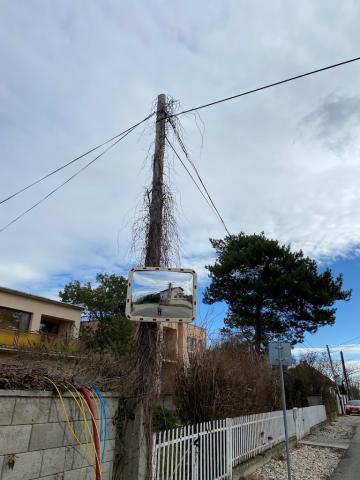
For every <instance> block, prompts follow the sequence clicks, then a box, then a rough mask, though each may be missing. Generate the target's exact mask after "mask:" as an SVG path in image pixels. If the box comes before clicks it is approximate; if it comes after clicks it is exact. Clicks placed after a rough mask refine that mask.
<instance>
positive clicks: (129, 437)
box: [122, 94, 166, 480]
mask: <svg viewBox="0 0 360 480" xmlns="http://www.w3.org/2000/svg"><path fill="white" fill-rule="evenodd" d="M165 131H166V96H165V95H164V94H161V95H159V96H158V102H157V115H156V137H155V151H154V157H153V179H152V188H151V192H150V205H149V226H148V231H147V237H146V239H145V242H146V254H145V267H159V266H161V260H162V240H163V228H164V226H163V224H162V219H163V206H164V181H163V174H164V153H165ZM136 363H137V365H136V367H137V377H136V382H137V388H136V395H135V398H134V400H133V401H131V402H128V405H127V409H126V410H127V426H126V429H125V438H124V442H125V450H126V451H125V458H124V470H123V477H122V478H123V479H124V480H125V479H126V480H150V479H151V470H152V468H151V467H152V440H153V432H152V412H153V404H154V401H155V400H156V398H157V396H158V391H159V378H160V368H161V354H160V325H159V324H158V323H156V322H154V323H151V322H145V323H139V325H138V329H137V333H136Z"/></svg>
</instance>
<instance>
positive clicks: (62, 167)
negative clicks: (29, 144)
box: [0, 112, 155, 205]
mask: <svg viewBox="0 0 360 480" xmlns="http://www.w3.org/2000/svg"><path fill="white" fill-rule="evenodd" d="M153 115H155V112H153V113H151V114H150V115H148V116H147V117H145V118H144V119H143V120H141V121H140V122H137V123H135V124H134V125H132V126H131V127H129V128H127V129H126V130H124V131H122V132H120V133H118V134H117V135H115V136H114V137H112V138H109V139H108V140H106V141H105V142H103V143H101V144H99V145H97V146H96V147H93V148H91V149H90V150H88V151H87V152H85V153H82V154H81V155H79V156H78V157H76V158H74V159H73V160H70V161H69V162H67V163H65V164H64V165H61V166H60V167H58V168H56V169H55V170H52V171H51V172H49V173H47V174H46V175H44V176H43V177H41V178H39V179H38V180H35V181H34V182H32V183H30V184H29V185H26V186H25V187H22V188H21V189H20V190H18V191H16V192H14V193H12V194H11V195H9V196H8V197H5V198H3V199H2V200H0V205H2V204H3V203H6V202H8V201H9V200H11V199H12V198H14V197H16V196H17V195H20V193H23V192H25V191H26V190H28V189H29V188H31V187H34V186H35V185H37V184H38V183H40V182H42V181H43V180H46V179H47V178H49V177H51V176H52V175H54V174H55V173H58V172H60V171H61V170H63V169H64V168H66V167H68V166H70V165H72V164H73V163H76V162H78V161H79V160H81V159H82V158H84V157H86V156H87V155H89V154H90V153H92V152H95V151H96V150H98V149H99V148H101V147H104V146H105V145H107V144H108V143H110V142H112V141H113V140H116V139H117V138H119V137H122V136H123V135H124V134H127V133H129V132H130V131H133V130H134V128H136V127H138V126H139V125H141V124H142V123H144V122H146V121H147V120H149V118H151V117H152V116H153Z"/></svg>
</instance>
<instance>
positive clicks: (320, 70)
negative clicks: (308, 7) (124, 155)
mask: <svg viewBox="0 0 360 480" xmlns="http://www.w3.org/2000/svg"><path fill="white" fill-rule="evenodd" d="M359 60H360V57H355V58H351V59H349V60H344V61H342V62H338V63H334V64H331V65H328V66H325V67H321V68H318V69H316V70H311V71H309V72H305V73H302V74H299V75H295V76H292V77H289V78H286V79H284V80H279V81H277V82H273V83H270V84H267V85H263V86H261V87H257V88H253V89H251V90H247V91H245V92H241V93H238V94H236V95H232V96H229V97H225V98H222V99H219V100H215V101H213V102H208V103H205V104H202V105H198V106H196V107H193V108H189V109H186V110H182V111H180V112H177V113H172V114H170V115H167V116H166V117H165V119H168V120H170V119H171V118H173V117H179V116H180V115H184V114H187V113H191V112H195V111H197V110H201V109H204V108H208V107H212V106H214V105H218V104H220V103H224V102H228V101H231V100H235V99H237V98H240V97H243V96H245V95H250V94H252V93H256V92H260V91H262V90H266V89H269V88H272V87H275V86H278V85H282V84H285V83H288V82H292V81H295V80H298V79H301V78H304V77H308V76H310V75H314V74H317V73H320V72H324V71H326V70H330V69H333V68H338V67H340V66H343V65H347V64H350V63H353V62H357V61H359ZM155 113H156V112H152V113H151V114H150V115H148V116H147V117H146V118H144V119H143V120H141V121H140V122H138V123H136V124H134V125H133V126H131V127H129V128H127V129H126V130H124V131H123V132H120V133H118V134H117V135H115V136H113V137H112V138H110V139H108V140H106V141H105V142H103V143H101V144H99V145H97V146H95V147H93V148H92V149H90V150H88V151H87V152H85V153H83V154H81V155H79V156H78V157H76V158H74V159H73V160H70V161H69V162H67V163H66V164H64V165H62V166H60V167H58V168H56V169H55V170H53V171H51V172H49V173H48V174H46V175H44V176H43V177H41V178H39V179H38V180H36V181H34V182H32V183H30V184H29V185H26V186H25V187H22V188H21V189H20V190H18V191H16V192H14V193H13V194H11V195H9V196H7V197H6V198H4V199H2V200H0V205H1V204H3V203H5V202H7V201H9V200H11V199H12V198H14V197H16V196H17V195H19V194H20V193H22V192H24V191H26V190H28V189H29V188H31V187H33V186H35V185H37V184H38V183H40V182H42V181H44V180H45V179H47V178H49V177H50V176H52V175H54V174H55V173H58V172H59V171H61V170H63V169H64V168H66V167H68V166H69V165H72V164H73V163H75V162H77V161H79V160H80V159H81V158H84V157H85V156H86V155H89V154H90V153H92V152H94V151H95V150H97V149H99V148H101V147H103V146H105V145H107V144H108V143H110V142H111V141H113V140H115V139H117V140H116V142H114V143H113V144H111V145H110V147H108V148H107V149H105V150H104V151H103V152H102V153H101V154H100V155H98V156H97V157H96V158H95V159H93V160H92V161H91V162H89V163H88V164H87V165H85V166H84V167H83V168H81V169H80V170H79V171H78V172H76V173H75V174H74V175H72V176H71V177H70V178H68V179H67V180H66V181H65V182H63V183H62V184H60V185H59V186H58V187H56V188H55V189H54V190H52V191H51V192H50V193H49V194H48V195H46V196H45V197H43V198H42V199H41V200H39V201H38V202H36V203H35V204H34V205H32V206H31V207H30V208H29V209H27V210H25V211H24V212H23V213H22V214H20V215H19V216H18V217H16V218H14V219H13V220H12V221H11V222H9V223H8V224H6V225H5V226H4V227H2V228H1V229H0V233H1V232H3V231H4V230H6V229H7V228H8V227H9V226H10V225H12V224H13V223H15V222H17V221H18V220H20V218H22V217H23V216H24V215H26V214H27V213H28V212H30V211H31V210H32V209H33V208H35V207H36V206H38V205H39V204H40V203H42V202H43V201H45V200H46V199H47V198H49V197H50V196H51V195H53V194H54V193H55V192H56V191H57V190H59V189H60V188H61V187H63V186H64V185H65V184H67V183H68V182H70V181H71V180H72V179H73V178H74V177H76V176H77V175H78V174H79V173H81V172H82V171H83V170H85V169H86V168H87V167H89V166H90V165H91V164H92V163H94V162H95V161H96V160H97V159H98V158H100V157H101V156H102V155H104V153H106V152H107V151H108V150H109V149H110V148H112V147H113V146H115V145H116V144H117V143H118V142H119V141H121V140H122V139H123V138H124V137H125V136H126V135H127V134H128V133H130V132H132V131H133V130H134V128H136V127H138V126H139V125H141V124H142V123H144V122H145V121H147V120H148V119H149V118H151V117H152V116H153V115H155ZM157 121H159V120H157ZM170 123H171V122H170ZM181 147H182V149H183V145H181ZM183 151H184V153H185V155H187V153H186V149H185V150H184V149H183ZM188 160H189V161H190V163H191V164H192V166H193V168H194V170H195V172H196V174H197V176H198V178H199V180H200V182H201V183H202V185H203V182H202V180H201V178H200V176H199V175H198V172H197V169H196V167H195V166H194V164H193V163H192V162H191V160H190V159H189V158H188ZM203 188H204V189H205V191H206V193H207V195H208V198H209V200H210V202H211V203H212V204H213V207H214V209H215V210H216V211H217V208H216V206H215V204H214V203H213V201H212V199H211V197H210V195H209V194H208V192H207V189H206V187H205V185H203ZM217 214H218V216H219V218H220V220H221V222H222V224H223V226H224V227H225V230H226V232H227V233H228V234H229V235H230V233H229V231H228V229H227V227H226V225H225V223H224V221H223V219H222V217H221V215H220V214H219V212H217Z"/></svg>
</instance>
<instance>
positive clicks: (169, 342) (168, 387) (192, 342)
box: [161, 323, 206, 396]
mask: <svg viewBox="0 0 360 480" xmlns="http://www.w3.org/2000/svg"><path fill="white" fill-rule="evenodd" d="M161 326H162V336H163V342H162V343H163V349H162V366H161V393H162V394H163V395H168V396H171V395H172V394H173V391H174V385H175V376H176V367H177V363H178V362H179V361H180V362H182V363H185V364H188V363H189V360H190V357H191V355H192V354H194V353H196V352H197V351H199V350H200V351H201V350H204V349H205V348H206V330H205V328H201V327H198V326H197V325H193V324H191V323H161Z"/></svg>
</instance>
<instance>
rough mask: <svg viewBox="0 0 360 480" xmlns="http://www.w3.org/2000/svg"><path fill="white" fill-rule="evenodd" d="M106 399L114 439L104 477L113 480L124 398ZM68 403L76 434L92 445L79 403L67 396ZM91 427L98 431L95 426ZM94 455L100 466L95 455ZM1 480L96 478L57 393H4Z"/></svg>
mask: <svg viewBox="0 0 360 480" xmlns="http://www.w3.org/2000/svg"><path fill="white" fill-rule="evenodd" d="M103 396H104V397H105V401H106V406H107V413H108V420H107V431H108V439H107V447H106V453H105V459H104V463H103V465H102V471H103V477H102V478H103V480H110V479H111V478H112V466H113V458H114V451H115V424H114V417H115V414H116V411H117V406H118V398H117V397H116V395H114V394H111V393H104V394H103ZM64 402H65V405H66V409H67V411H68V412H69V413H70V415H71V424H72V425H73V428H74V431H75V432H76V435H77V436H78V438H79V440H80V441H81V442H82V443H83V444H84V445H86V441H87V439H86V431H85V429H84V427H85V422H84V420H83V419H82V418H83V417H82V415H81V413H80V411H79V408H78V407H77V406H76V403H75V400H74V399H73V398H71V396H70V395H64ZM88 419H90V416H89V415H88ZM87 423H88V425H89V427H90V428H91V430H92V425H91V422H90V421H89V422H87ZM88 438H89V437H88ZM91 452H92V455H91V458H94V463H95V454H94V453H93V452H94V450H93V449H92V451H91ZM0 479H1V480H31V479H44V480H45V479H46V480H91V479H95V474H94V469H93V467H91V466H89V463H88V461H87V460H86V459H85V456H84V454H83V450H82V449H81V448H80V447H79V446H78V443H77V441H76V440H75V439H74V438H73V436H72V435H71V433H70V431H69V428H68V425H67V422H66V418H65V414H64V410H63V408H62V406H61V403H60V400H59V398H58V397H56V395H54V394H53V393H52V392H45V391H31V390H29V391H25V390H24V391H23V390H9V391H7V390H0Z"/></svg>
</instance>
